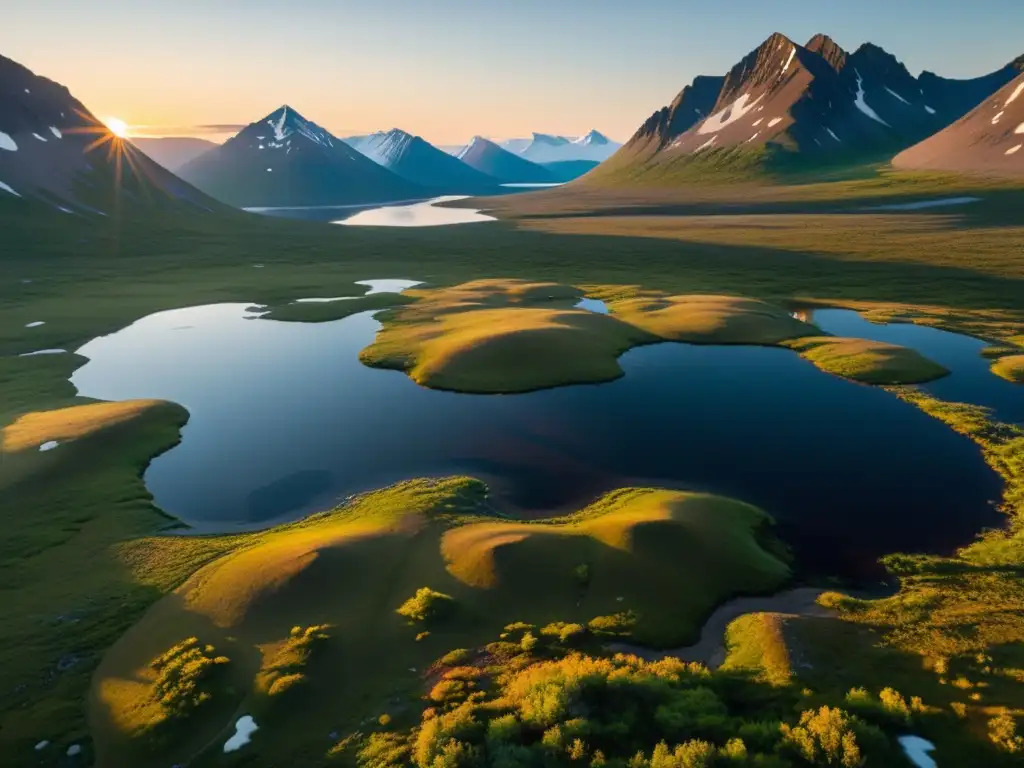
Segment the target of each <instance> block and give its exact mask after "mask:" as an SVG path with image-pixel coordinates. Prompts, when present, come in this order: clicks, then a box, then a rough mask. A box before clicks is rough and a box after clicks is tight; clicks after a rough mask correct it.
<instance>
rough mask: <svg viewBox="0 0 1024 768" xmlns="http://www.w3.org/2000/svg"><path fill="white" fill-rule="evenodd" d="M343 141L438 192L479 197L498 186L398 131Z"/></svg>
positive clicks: (438, 151)
mask: <svg viewBox="0 0 1024 768" xmlns="http://www.w3.org/2000/svg"><path fill="white" fill-rule="evenodd" d="M346 141H348V142H349V144H350V145H351V146H353V147H354V148H355V149H357V150H358V151H360V152H362V153H363V154H364V155H366V156H367V157H368V158H370V159H371V160H373V161H374V162H376V163H378V164H380V165H382V166H384V167H385V168H387V169H388V170H390V171H392V172H393V173H396V174H398V175H399V176H401V177H402V178H403V179H407V180H408V181H411V182H413V183H415V184H420V185H422V186H424V187H430V188H432V189H435V190H437V191H438V192H442V193H445V194H481V193H486V192H493V191H496V190H497V189H498V186H499V181H498V180H497V179H495V178H493V177H491V176H488V175H487V174H485V173H481V172H480V171H478V170H476V169H475V168H471V167H470V166H468V165H466V163H464V162H462V161H461V160H459V159H458V158H456V157H452V156H451V155H449V154H448V153H446V152H443V151H442V150H440V149H438V148H437V147H435V146H433V145H432V144H430V143H429V142H427V141H426V140H424V139H423V138H421V137H419V136H413V135H412V134H409V133H406V132H405V131H402V130H399V129H398V128H392V129H391V130H390V131H381V132H379V133H372V134H370V135H369V136H360V137H353V138H352V139H347V140H346Z"/></svg>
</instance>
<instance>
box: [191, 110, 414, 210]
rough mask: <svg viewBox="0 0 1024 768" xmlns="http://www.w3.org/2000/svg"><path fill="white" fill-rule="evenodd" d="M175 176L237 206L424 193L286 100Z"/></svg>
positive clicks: (310, 203)
mask: <svg viewBox="0 0 1024 768" xmlns="http://www.w3.org/2000/svg"><path fill="white" fill-rule="evenodd" d="M179 172H180V174H181V176H182V177H183V178H184V179H186V180H187V181H190V182H192V183H193V184H195V185H196V186H197V187H199V188H200V189H202V190H204V191H206V192H208V193H209V194H211V195H213V196H214V197H216V198H217V199H219V200H223V201H224V202H226V203H230V204H231V205H237V206H240V207H254V208H255V207H291V206H296V207H300V206H330V205H350V204H359V203H374V202H387V201H392V200H408V199H414V198H421V197H427V196H429V192H428V191H427V190H425V189H423V188H422V187H420V186H418V185H416V184H413V183H412V182H411V181H408V180H407V179H403V178H401V177H399V176H397V175H396V174H394V173H392V172H391V171H389V170H388V169H386V168H383V167H381V166H380V165H378V164H377V163H375V162H373V161H372V160H370V159H369V158H367V157H365V156H364V155H362V154H360V153H359V152H357V151H356V150H355V149H353V148H352V147H350V146H349V145H348V144H346V143H345V142H343V141H342V140H341V139H339V138H337V137H335V136H333V135H332V134H331V133H330V132H328V131H326V130H324V129H323V128H321V127H320V126H318V125H317V124H316V123H313V122H311V121H309V120H306V119H305V118H304V117H302V115H300V114H299V113H298V112H296V111H295V110H294V109H292V108H291V107H288V106H283V107H281V108H279V109H277V110H275V111H274V112H272V113H270V114H269V115H267V116H266V117H264V118H263V119H262V120H258V121H257V122H255V123H251V124H250V125H248V126H247V127H245V128H244V129H243V130H242V131H241V132H239V133H238V134H237V135H236V136H234V137H232V138H230V139H228V140H227V141H226V142H225V143H224V144H223V145H222V146H219V147H216V148H214V149H211V150H210V151H208V152H205V153H203V154H202V155H200V156H199V157H197V158H195V159H193V160H191V161H190V162H188V163H186V164H185V165H184V166H182V167H181V169H180V171H179Z"/></svg>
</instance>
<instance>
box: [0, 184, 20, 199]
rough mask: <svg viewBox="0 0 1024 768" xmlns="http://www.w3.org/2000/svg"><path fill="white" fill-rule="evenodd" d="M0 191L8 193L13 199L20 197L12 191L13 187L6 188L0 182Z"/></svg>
mask: <svg viewBox="0 0 1024 768" xmlns="http://www.w3.org/2000/svg"><path fill="white" fill-rule="evenodd" d="M0 189H2V190H3V191H4V192H10V193H11V194H12V195H14V196H15V197H21V195H19V194H18V193H17V192H15V191H14V188H13V187H9V186H7V185H6V184H4V183H3V182H2V181H0Z"/></svg>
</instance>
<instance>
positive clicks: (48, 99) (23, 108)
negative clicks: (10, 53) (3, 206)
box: [0, 56, 221, 215]
mask: <svg viewBox="0 0 1024 768" xmlns="http://www.w3.org/2000/svg"><path fill="white" fill-rule="evenodd" d="M13 197H21V198H25V199H37V200H42V201H45V202H46V203H48V204H50V205H51V206H53V207H54V208H55V209H60V210H62V211H64V212H67V213H102V214H104V215H109V214H111V213H115V212H116V213H125V212H129V211H131V210H134V209H142V208H147V209H148V208H154V207H156V208H181V207H184V208H186V209H188V210H193V211H194V210H214V209H219V208H220V207H221V206H220V205H219V204H218V203H216V202H215V201H214V200H211V199H210V198H209V197H207V196H206V195H204V194H202V193H201V192H200V191H199V190H197V189H195V188H194V187H192V186H191V185H189V184H186V183H185V182H184V181H182V180H181V179H179V178H178V177H176V176H175V175H174V174H172V173H171V172H170V171H168V170H166V169H165V168H163V167H161V166H160V165H158V164H157V163H155V162H153V161H152V160H151V159H150V158H149V157H147V156H146V155H145V154H143V153H142V152H140V151H139V150H138V149H136V148H135V147H134V146H132V145H131V143H130V142H128V141H125V140H123V139H119V138H117V137H116V136H114V135H113V134H112V133H111V132H110V131H109V130H108V129H107V128H106V126H104V125H103V124H102V123H101V122H100V121H99V120H97V119H96V117H95V116H94V115H93V114H92V113H91V112H90V111H89V110H88V109H87V108H86V107H85V105H83V104H82V103H81V102H80V101H78V100H77V99H76V98H75V97H74V96H72V95H71V93H70V91H68V89H67V88H65V87H64V86H62V85H59V84H58V83H55V82H53V81H52V80H48V79H46V78H45V77H40V76H38V75H36V74H34V73H33V72H32V71H31V70H29V69H27V68H25V67H23V66H22V65H20V64H18V63H17V62H14V61H12V60H11V59H8V58H5V57H3V56H0V199H5V200H8V201H9V200H10V199H11V198H13Z"/></svg>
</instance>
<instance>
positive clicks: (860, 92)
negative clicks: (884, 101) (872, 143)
mask: <svg viewBox="0 0 1024 768" xmlns="http://www.w3.org/2000/svg"><path fill="white" fill-rule="evenodd" d="M853 72H854V74H855V75H857V96H856V98H855V99H854V102H853V103H854V104H856V105H857V109H859V110H860V111H861V112H863V113H864V114H865V115H867V116H868V117H870V118H871V119H872V120H874V121H876V122H879V123H881V124H882V125H884V126H886V127H887V128H891V127H892V126H890V125H889V124H888V123H887V122H885V120H883V119H882V118H880V117H879V116H878V113H877V112H875V110H873V109H872V108H871V107H869V106H868V103H867V102H866V101H865V100H864V78H862V77H861V76H860V72H858V71H857V70H856V69H854V70H853Z"/></svg>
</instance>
